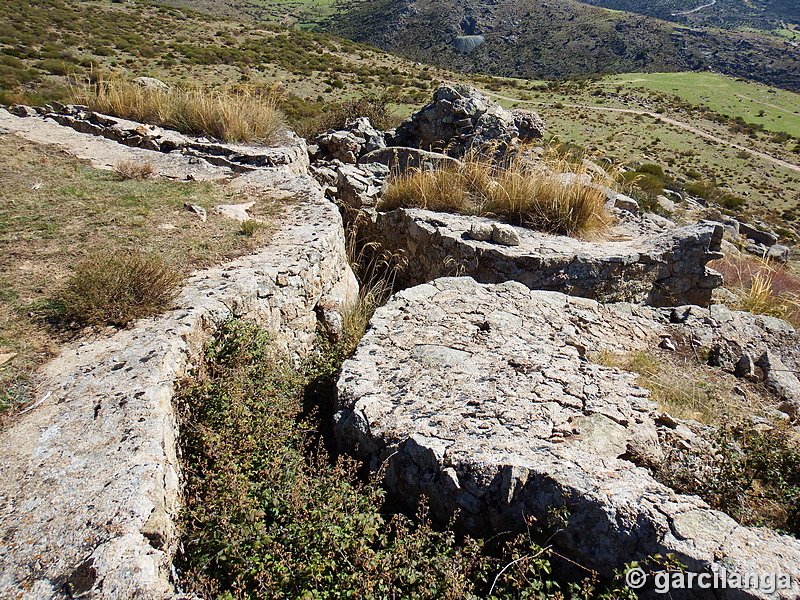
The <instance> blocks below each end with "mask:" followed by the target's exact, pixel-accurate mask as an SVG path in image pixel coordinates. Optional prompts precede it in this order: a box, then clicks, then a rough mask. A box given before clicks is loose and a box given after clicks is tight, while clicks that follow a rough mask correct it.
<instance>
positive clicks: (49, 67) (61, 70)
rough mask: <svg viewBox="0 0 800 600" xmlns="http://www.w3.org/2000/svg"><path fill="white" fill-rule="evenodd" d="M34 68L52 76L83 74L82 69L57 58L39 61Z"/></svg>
mask: <svg viewBox="0 0 800 600" xmlns="http://www.w3.org/2000/svg"><path fill="white" fill-rule="evenodd" d="M36 67H37V68H39V69H41V70H42V71H45V72H47V73H50V74H52V75H71V74H75V73H83V72H84V69H83V67H80V66H78V65H76V64H74V63H71V62H66V61H64V60H61V59H59V58H48V59H45V60H42V61H39V62H38V63H36Z"/></svg>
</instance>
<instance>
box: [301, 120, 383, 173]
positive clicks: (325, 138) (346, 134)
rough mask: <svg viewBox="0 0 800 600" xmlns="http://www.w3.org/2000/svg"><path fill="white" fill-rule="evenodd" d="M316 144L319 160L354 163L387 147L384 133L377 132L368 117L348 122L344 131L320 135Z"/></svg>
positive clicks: (327, 132) (330, 131) (315, 140)
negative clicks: (367, 154)
mask: <svg viewBox="0 0 800 600" xmlns="http://www.w3.org/2000/svg"><path fill="white" fill-rule="evenodd" d="M314 142H315V143H316V144H317V147H318V148H319V152H318V153H317V154H318V158H328V159H334V160H339V161H341V162H343V163H354V162H356V161H358V159H359V157H361V156H362V155H364V154H366V153H368V152H373V151H375V150H379V149H380V148H385V147H386V140H385V138H384V135H383V133H381V132H380V131H378V130H376V129H375V128H374V127H373V126H372V124H371V123H370V122H369V119H368V118H367V117H358V118H357V119H353V120H351V121H348V122H347V123H346V124H345V128H344V129H343V130H339V131H337V130H333V129H331V130H329V131H326V132H325V133H321V134H320V135H318V136H317V137H316V138H315V139H314Z"/></svg>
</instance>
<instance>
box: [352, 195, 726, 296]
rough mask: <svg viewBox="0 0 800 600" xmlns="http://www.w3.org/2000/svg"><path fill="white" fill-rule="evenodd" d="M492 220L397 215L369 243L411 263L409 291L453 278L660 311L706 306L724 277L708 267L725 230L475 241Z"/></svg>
mask: <svg viewBox="0 0 800 600" xmlns="http://www.w3.org/2000/svg"><path fill="white" fill-rule="evenodd" d="M475 223H491V221H489V220H488V219H483V218H481V217H471V216H463V215H454V214H447V213H434V212H430V211H426V210H421V209H398V210H394V211H391V212H388V213H378V214H377V215H375V217H374V221H372V222H371V223H370V224H367V225H365V226H364V227H365V230H364V236H365V237H366V238H367V239H370V240H375V241H377V242H378V243H380V244H382V245H383V247H384V248H386V249H387V250H389V251H391V252H392V253H394V252H398V251H402V252H404V253H405V255H406V258H407V259H408V261H407V262H408V264H407V266H406V268H405V270H404V271H403V272H402V273H401V274H400V276H399V283H400V284H401V285H404V286H409V285H416V284H419V283H424V282H426V281H430V280H431V279H435V278H436V277H441V276H447V275H456V274H457V275H462V274H463V275H469V276H471V277H474V278H475V279H477V280H478V281H481V282H484V283H499V282H502V281H508V280H513V281H519V282H521V283H523V284H525V285H526V286H528V287H530V288H532V289H544V290H557V291H563V292H565V293H568V294H571V295H574V296H584V297H589V298H595V299H601V300H604V301H629V302H637V303H648V304H653V305H659V306H668V305H672V306H674V305H676V304H686V303H694V304H700V305H705V304H708V303H709V301H710V299H711V293H712V291H713V289H714V288H715V287H717V286H719V285H720V283H721V277H719V275H717V274H716V273H715V272H713V271H711V270H709V269H707V268H706V266H705V265H706V263H707V262H708V261H710V260H713V259H715V258H721V256H722V255H721V254H720V253H719V252H718V250H719V247H720V242H721V239H722V227H721V226H720V225H717V224H711V223H704V224H698V225H693V226H690V227H683V228H680V229H675V230H673V231H671V232H669V233H665V234H661V235H653V236H649V237H646V238H642V239H638V240H633V241H622V242H616V241H614V242H587V241H583V240H577V239H574V238H569V237H563V236H554V235H548V234H543V233H539V232H535V231H531V230H529V229H526V228H523V227H514V228H513V230H514V231H515V232H516V234H517V236H518V238H519V245H518V246H508V247H503V246H499V245H497V244H493V243H489V242H485V241H480V240H475V239H474V238H471V235H470V231H474V230H473V224H475Z"/></svg>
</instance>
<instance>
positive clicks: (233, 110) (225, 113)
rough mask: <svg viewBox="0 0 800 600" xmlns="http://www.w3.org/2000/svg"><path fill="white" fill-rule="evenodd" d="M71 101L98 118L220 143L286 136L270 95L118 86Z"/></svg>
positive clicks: (105, 85) (88, 90)
mask: <svg viewBox="0 0 800 600" xmlns="http://www.w3.org/2000/svg"><path fill="white" fill-rule="evenodd" d="M73 96H74V98H73V100H74V101H75V102H77V103H79V104H85V105H87V106H88V107H89V108H91V109H92V110H96V111H98V112H101V113H105V114H109V115H113V116H117V117H122V118H125V119H132V120H134V121H141V122H143V123H150V124H153V125H161V126H163V127H169V128H172V129H177V130H178V131H180V132H182V133H188V134H195V135H208V136H211V137H213V138H216V139H218V140H220V141H223V142H259V143H267V144H269V143H273V142H276V141H278V140H279V139H280V136H281V134H282V133H283V132H284V131H285V124H284V119H283V116H282V115H281V113H280V111H279V110H278V108H277V98H276V96H275V95H274V94H269V93H268V94H258V95H256V94H251V93H247V92H239V93H231V92H223V91H219V90H201V89H191V88H170V89H169V90H168V91H162V90H159V89H154V88H147V87H142V86H139V85H136V84H133V83H129V82H126V81H121V80H113V79H107V80H100V81H97V82H96V83H94V84H92V85H91V86H87V87H79V88H77V89H76V91H75V92H74V94H73Z"/></svg>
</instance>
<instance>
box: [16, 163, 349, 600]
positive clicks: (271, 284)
mask: <svg viewBox="0 0 800 600" xmlns="http://www.w3.org/2000/svg"><path fill="white" fill-rule="evenodd" d="M242 178H243V179H247V180H248V181H247V182H245V183H248V184H250V185H261V186H263V188H265V189H270V190H278V191H281V190H282V191H285V192H286V193H291V194H292V195H293V196H294V197H295V198H297V199H298V200H300V201H301V202H299V203H298V204H296V205H293V208H290V209H287V213H286V214H285V215H283V216H282V227H281V228H280V229H279V230H278V231H277V232H276V233H275V234H274V235H273V236H272V239H271V242H270V245H269V246H268V247H266V248H263V249H261V250H260V251H258V252H257V253H255V254H252V255H248V256H244V257H242V258H239V259H237V260H234V261H232V262H230V263H228V264H226V265H223V266H220V267H216V268H213V269H209V270H206V271H202V272H199V273H197V274H196V275H194V276H193V277H192V278H191V279H190V280H189V282H188V284H187V286H186V287H185V288H184V290H183V292H182V293H181V295H180V296H179V298H178V299H177V301H176V304H177V308H175V309H174V310H171V311H168V312H167V313H165V314H164V315H161V316H158V317H153V318H149V319H143V320H140V321H138V322H137V323H135V325H134V326H133V327H132V328H130V329H123V330H120V331H118V332H116V333H115V334H114V335H112V336H110V337H106V338H101V339H98V340H96V341H85V342H82V343H78V344H75V345H73V346H70V347H68V348H67V349H65V350H64V351H63V352H62V353H61V355H60V356H59V357H58V358H57V359H55V360H54V361H52V362H51V363H49V364H48V365H47V367H46V369H45V377H44V380H43V381H42V382H41V383H40V385H39V388H38V389H39V393H38V399H37V405H36V407H35V408H34V409H33V410H31V411H30V412H28V413H27V414H25V415H22V416H21V417H20V418H19V420H18V421H17V422H16V423H15V424H14V425H13V426H12V427H11V428H10V429H8V430H6V431H5V432H3V433H2V435H0V453H2V456H3V477H2V478H0V506H2V510H0V536H2V538H3V544H2V546H3V548H2V564H3V566H2V570H0V597H2V598H4V599H6V598H7V599H9V600H11V599H13V600H23V599H24V600H33V599H36V600H39V599H42V600H44V599H62V598H66V597H78V596H79V597H81V598H91V599H98V600H100V599H102V600H134V599H137V600H138V599H141V598H147V599H148V600H150V599H153V600H156V599H158V600H163V599H167V598H171V599H172V598H176V599H177V596H176V595H175V593H174V590H173V588H172V586H171V584H170V583H169V581H170V579H169V568H170V564H171V558H172V555H173V553H174V551H175V545H176V543H177V539H176V534H177V532H176V531H175V517H176V515H177V513H178V509H179V463H178V458H177V456H176V437H177V429H176V424H175V414H174V411H173V406H172V398H173V394H174V390H175V386H176V384H177V382H178V380H180V379H181V378H182V377H184V376H186V375H187V374H188V373H189V371H190V368H191V365H192V362H193V359H194V358H196V357H197V356H198V355H199V353H201V352H202V350H203V344H204V342H205V340H206V339H207V336H208V335H209V334H210V333H211V332H212V331H213V330H214V328H215V327H216V324H217V323H218V322H220V321H221V320H222V319H225V318H226V317H227V316H229V315H231V314H233V315H235V316H239V317H243V318H247V319H252V320H255V321H257V322H258V323H260V324H261V325H263V326H264V327H265V328H266V329H267V330H268V331H269V332H270V333H271V334H272V335H273V336H274V339H275V343H276V345H277V347H278V348H279V349H281V350H283V351H285V352H288V353H289V354H290V355H292V356H296V357H300V356H304V355H306V354H307V353H308V352H309V351H310V350H311V348H312V345H313V343H314V339H315V335H316V329H317V324H318V319H320V318H326V319H327V320H333V319H335V315H334V313H337V312H338V313H339V315H341V313H342V311H343V310H344V309H345V308H346V307H347V306H348V305H349V304H350V303H352V302H353V301H354V299H355V294H356V293H357V290H358V284H357V283H356V281H355V277H354V275H353V272H352V270H351V269H350V267H349V265H348V262H347V257H346V251H345V241H344V234H343V230H342V225H341V217H340V215H339V212H338V210H337V208H336V207H335V206H334V205H333V204H332V203H330V202H327V201H326V200H324V198H323V197H322V193H321V190H320V189H319V187H318V186H317V185H316V184H315V183H314V182H313V180H311V179H310V178H308V177H297V176H294V175H291V174H286V173H278V172H274V171H267V170H261V171H257V172H254V173H252V174H248V175H244V176H242ZM323 313H324V314H323ZM324 315H327V317H325V316H324ZM67 590H69V593H70V594H71V596H67Z"/></svg>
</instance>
